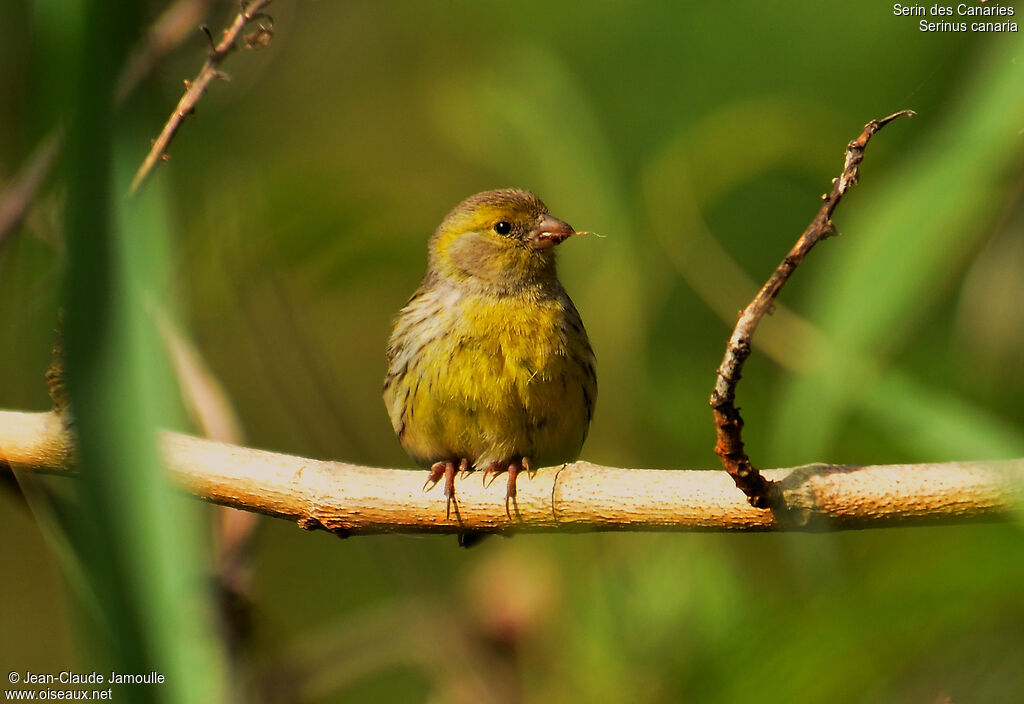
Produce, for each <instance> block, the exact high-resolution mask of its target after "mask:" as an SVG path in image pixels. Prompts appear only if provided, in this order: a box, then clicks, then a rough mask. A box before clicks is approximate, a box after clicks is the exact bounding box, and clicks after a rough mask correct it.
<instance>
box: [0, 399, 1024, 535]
mask: <svg viewBox="0 0 1024 704" xmlns="http://www.w3.org/2000/svg"><path fill="white" fill-rule="evenodd" d="M161 442H162V449H163V455H164V461H165V464H166V466H167V468H168V471H169V473H170V474H171V476H172V477H173V478H174V481H175V482H176V483H177V484H179V485H180V486H181V487H182V488H184V489H185V490H186V491H188V492H190V493H192V494H194V495H196V496H198V497H200V498H202V499H205V500H207V501H211V502H213V503H217V504H223V505H226V506H234V507H236V508H241V509H245V510H248V511H255V512H259V513H263V514H266V515H269V516H276V517H278V518H285V519H288V520H291V521H295V522H296V523H298V524H299V525H300V526H302V527H304V528H309V529H312V528H323V529H326V530H330V531H334V532H335V533H338V534H340V535H349V534H369V533H390V532H433V533H456V532H465V531H475V530H484V531H499V532H503V531H509V532H511V531H555V530H569V531H573V530H576V531H580V530H753V531H764V530H779V529H783V530H785V529H790V530H822V529H839V528H859V527H874V526H889V525H894V524H901V523H926V522H933V523H934V522H950V521H962V520H972V519H973V520H996V519H1000V518H1003V517H1005V516H1006V515H1007V514H1008V513H1010V512H1012V511H1015V510H1020V508H1021V506H1022V504H1024V460H1010V461H1003V462H952V463H944V464H920V465H884V466H866V467H841V466H832V465H808V466H806V467H798V468H795V469H777V470H768V471H767V472H765V474H766V475H768V477H769V478H770V480H772V481H774V482H778V486H779V488H780V494H781V496H782V499H783V501H784V503H785V507H786V508H785V510H783V511H776V512H775V513H773V512H769V511H761V510H758V509H756V508H753V507H752V506H750V505H749V504H748V503H747V502H746V501H745V500H744V497H743V495H742V494H740V493H739V492H737V491H736V489H735V487H734V485H733V482H732V480H731V479H730V478H729V477H728V476H727V475H725V474H724V473H722V472H721V471H703V470H643V469H617V468H612V467H600V466H597V465H594V464H590V463H589V462H576V463H573V464H569V465H565V466H562V467H548V468H544V469H540V470H538V471H537V472H535V473H534V475H533V476H532V477H530V476H526V475H523V476H521V477H520V480H519V494H518V497H517V498H518V500H517V504H518V515H517V516H516V518H515V519H514V520H511V521H510V520H509V519H508V517H507V516H506V515H505V491H504V482H501V481H498V482H494V483H493V485H491V486H488V487H485V486H483V483H482V482H481V480H480V475H479V473H477V474H472V475H469V476H468V477H466V478H463V479H460V480H458V481H459V486H458V499H459V503H458V506H459V511H458V516H456V514H455V512H453V514H452V520H446V519H445V500H444V497H443V496H441V493H440V491H438V490H434V491H431V492H424V491H423V480H424V477H425V472H423V471H408V470H389V469H377V468H372V467H360V466H356V465H351V464H345V463H342V462H323V461H319V460H311V459H306V458H302V457H292V456H289V455H282V454H277V453H273V452H265V451H262V450H253V449H250V448H246V447H239V446H235V445H226V444H223V443H218V442H212V441H209V440H202V439H199V438H195V437H192V436H188V435H182V434H179V433H170V432H165V433H163V434H162V438H161ZM71 457H72V453H71V441H70V438H69V437H68V435H67V433H66V432H65V431H64V430H63V427H62V424H61V421H60V419H59V418H58V417H57V416H56V415H54V414H52V413H19V412H13V411H0V458H2V459H6V460H7V461H8V462H9V463H10V464H11V465H12V466H14V467H16V468H19V469H23V470H25V471H35V472H46V473H58V474H71V473H73V472H74V470H73V468H72V466H73V463H72V459H71Z"/></svg>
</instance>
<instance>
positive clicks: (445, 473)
mask: <svg viewBox="0 0 1024 704" xmlns="http://www.w3.org/2000/svg"><path fill="white" fill-rule="evenodd" d="M468 471H469V460H467V459H465V458H463V459H461V460H460V461H459V464H458V466H456V464H455V462H454V461H453V460H445V461H442V462H435V463H434V464H433V465H431V467H430V474H428V475H427V481H426V482H425V483H424V484H423V491H428V490H430V489H433V488H434V487H435V486H437V483H438V482H439V481H441V480H442V479H444V496H445V499H446V503H445V509H444V517H445V520H448V519H450V518H451V516H452V505H453V504H454V505H455V515H456V516H458V515H459V505H458V504H457V503H456V502H455V473H456V472H462V473H463V474H465V473H466V472H468Z"/></svg>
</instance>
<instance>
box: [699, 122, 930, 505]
mask: <svg viewBox="0 0 1024 704" xmlns="http://www.w3.org/2000/svg"><path fill="white" fill-rule="evenodd" d="M914 114H915V113H914V112H913V111H912V110H901V111H900V112H897V113H893V114H892V115H889V116H888V117H885V118H882V119H881V120H872V121H871V122H869V123H868V124H866V125H865V126H864V130H863V131H862V132H861V133H860V136H859V137H857V139H855V140H853V141H852V142H850V144H849V145H848V146H847V147H846V160H845V162H844V164H843V172H842V173H841V174H840V175H839V178H837V179H833V181H832V191H831V192H830V193H828V194H825V195H823V196H822V197H821V199H822V201H823V202H822V205H821V209H820V210H818V213H817V215H815V216H814V219H813V220H812V221H811V224H810V225H808V226H807V229H805V230H804V232H803V234H802V235H800V239H798V240H797V242H796V244H795V245H793V248H792V249H791V250H789V254H787V255H786V258H785V259H783V260H782V263H781V264H779V266H778V268H776V269H775V272H774V273H773V274H772V275H771V278H769V279H768V281H767V282H766V283H765V285H764V286H763V287H762V288H761V290H760V291H758V293H757V295H756V296H754V300H753V301H751V302H750V304H749V305H747V307H746V308H744V309H743V312H742V313H740V316H739V320H737V321H736V327H735V328H734V329H733V333H732V337H730V338H729V344H728V346H727V347H726V350H725V357H724V358H723V359H722V364H721V365H720V366H719V367H718V378H717V379H716V381H715V388H714V391H712V392H711V401H710V403H711V408H712V411H713V412H714V415H715V426H716V427H717V436H718V442H717V443H716V445H715V454H716V455H718V456H719V458H721V460H722V466H723V467H724V468H725V471H726V472H728V473H729V476H730V477H732V479H733V481H734V482H735V483H736V486H738V487H739V488H740V489H741V490H742V491H743V493H744V494H746V496H747V500H748V501H749V502H750V505H751V506H754V507H756V508H776V507H779V508H784V507H785V501H784V500H783V497H782V496H781V494H780V492H781V491H783V487H782V486H781V485H779V484H777V483H776V482H773V481H770V480H768V479H765V478H764V477H763V476H762V475H761V474H760V473H759V472H758V471H757V470H756V469H755V468H754V466H753V464H752V463H751V462H750V458H749V457H748V456H747V453H746V451H745V450H744V449H743V436H742V430H743V418H742V417H741V416H740V412H739V409H738V408H737V407H736V385H737V384H738V383H739V380H740V373H741V372H742V371H743V364H744V363H745V362H746V361H747V357H749V356H750V340H751V338H753V336H754V332H755V331H756V330H757V325H758V323H760V322H761V318H763V317H764V316H765V314H766V313H770V312H771V310H772V306H773V305H774V302H775V298H776V297H777V296H778V295H779V291H781V290H782V287H783V285H785V283H786V281H787V280H789V277H790V275H791V274H792V273H793V272H794V271H795V270H796V268H797V266H799V264H800V262H802V261H803V260H804V257H806V256H807V253H808V252H810V251H811V248H812V247H814V245H816V244H817V243H818V242H819V241H821V240H823V239H825V238H826V237H828V236H829V235H831V234H833V232H834V229H833V225H832V213H833V212H835V209H836V206H838V205H839V201H840V200H842V198H843V195H845V194H846V191H847V189H849V188H850V187H851V186H854V185H856V184H857V177H858V175H859V171H858V168H859V167H860V162H861V161H863V159H864V149H865V148H866V147H867V145H868V141H870V140H871V138H872V137H873V136H874V135H875V133H876V132H878V131H879V130H880V129H882V128H883V127H885V126H886V125H887V124H889V123H890V122H892V121H893V120H895V119H896V118H898V117H904V116H906V117H913V116H914Z"/></svg>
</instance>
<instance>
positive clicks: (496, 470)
mask: <svg viewBox="0 0 1024 704" xmlns="http://www.w3.org/2000/svg"><path fill="white" fill-rule="evenodd" d="M531 471H532V470H531V469H530V458H529V457H520V458H519V459H511V460H508V461H507V462H493V463H491V465H490V466H489V467H487V469H485V470H484V484H487V476H488V475H489V474H501V473H502V472H508V484H507V485H506V488H505V515H507V516H508V517H509V520H512V511H511V509H510V507H509V504H510V503H511V504H513V505H515V504H516V478H517V477H518V476H519V474H520V472H526V473H527V474H530V472H531ZM516 513H519V507H518V505H517V506H516Z"/></svg>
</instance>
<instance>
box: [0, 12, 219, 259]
mask: <svg viewBox="0 0 1024 704" xmlns="http://www.w3.org/2000/svg"><path fill="white" fill-rule="evenodd" d="M211 2H212V0H177V2H174V3H172V4H171V5H170V6H169V7H168V8H167V9H166V10H165V11H164V12H163V13H162V14H161V15H160V17H158V18H157V20H156V21H155V22H154V23H153V25H152V26H151V27H150V29H149V31H148V32H147V33H146V36H145V37H144V38H143V40H142V42H140V43H139V46H138V47H137V48H136V50H135V51H134V52H133V55H132V56H133V58H132V59H131V60H130V61H129V62H128V64H127V65H126V66H125V68H124V70H123V71H122V72H121V75H120V77H119V78H118V81H117V90H116V92H115V97H114V103H115V104H116V105H121V104H122V103H123V102H124V101H125V99H127V97H128V96H129V95H130V94H131V92H132V91H133V90H134V89H135V87H136V86H137V85H138V84H139V81H141V80H142V78H143V77H145V76H146V75H147V74H148V73H149V72H150V71H152V70H153V67H154V66H155V65H156V64H157V62H158V61H159V59H160V58H161V57H162V56H165V55H166V54H169V53H170V52H171V51H172V50H173V49H174V48H175V47H176V46H178V44H180V43H181V41H182V40H183V39H184V38H185V34H186V28H187V30H188V31H191V30H192V29H193V28H194V27H195V26H196V23H197V22H198V21H199V18H200V17H202V15H203V13H205V12H206V10H207V9H208V7H209V5H210V3H211ZM63 147H64V130H63V129H62V128H60V127H56V128H54V129H53V130H51V131H50V133H49V134H48V135H46V136H45V137H44V138H43V139H42V140H41V141H40V142H39V146H37V147H36V149H35V151H34V152H33V153H32V156H31V157H30V158H29V160H28V162H26V163H25V164H24V165H23V166H22V167H21V171H20V173H19V174H18V177H17V178H16V179H15V181H14V183H13V184H12V185H10V186H8V187H7V189H6V190H5V191H4V193H3V196H2V198H0V246H2V245H3V243H4V241H5V240H6V239H7V237H8V235H10V234H11V233H12V232H14V231H15V230H16V229H17V227H18V226H19V225H20V224H21V222H22V221H23V220H24V219H25V216H26V215H27V214H28V211H29V209H30V208H31V206H32V204H33V203H34V202H35V200H36V196H37V195H38V194H39V190H40V189H41V188H42V187H43V184H44V183H46V178H47V176H49V175H50V171H51V170H52V169H53V165H54V164H55V163H56V161H57V157H58V156H59V155H60V152H61V149H63Z"/></svg>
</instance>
